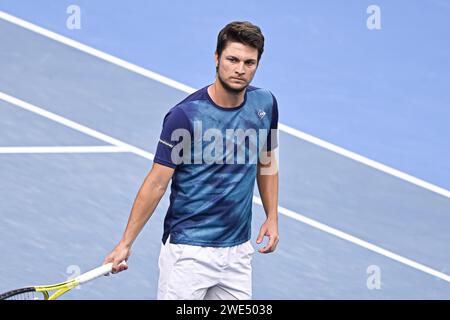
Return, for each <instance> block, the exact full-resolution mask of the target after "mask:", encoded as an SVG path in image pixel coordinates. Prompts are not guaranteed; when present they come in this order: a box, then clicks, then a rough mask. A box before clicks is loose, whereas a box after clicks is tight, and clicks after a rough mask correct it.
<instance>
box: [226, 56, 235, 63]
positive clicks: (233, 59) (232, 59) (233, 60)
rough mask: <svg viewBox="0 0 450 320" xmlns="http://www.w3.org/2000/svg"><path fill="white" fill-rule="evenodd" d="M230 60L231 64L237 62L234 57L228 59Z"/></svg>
mask: <svg viewBox="0 0 450 320" xmlns="http://www.w3.org/2000/svg"><path fill="white" fill-rule="evenodd" d="M227 59H228V61H231V62H236V58H233V57H229V58H227Z"/></svg>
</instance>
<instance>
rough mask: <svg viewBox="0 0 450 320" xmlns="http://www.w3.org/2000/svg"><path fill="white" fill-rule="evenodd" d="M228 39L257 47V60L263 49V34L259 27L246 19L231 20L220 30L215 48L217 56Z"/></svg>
mask: <svg viewBox="0 0 450 320" xmlns="http://www.w3.org/2000/svg"><path fill="white" fill-rule="evenodd" d="M228 41H232V42H240V43H242V44H245V45H248V46H250V47H253V48H255V49H258V61H259V59H260V58H261V56H262V54H263V51H264V36H263V34H262V33H261V29H260V28H259V27H258V26H255V25H254V24H252V23H251V22H248V21H233V22H230V23H229V24H227V25H226V26H225V27H224V28H223V29H222V30H220V32H219V35H218V37H217V48H216V52H217V54H218V55H219V57H220V55H221V54H222V51H223V49H225V47H226V45H227V42H228Z"/></svg>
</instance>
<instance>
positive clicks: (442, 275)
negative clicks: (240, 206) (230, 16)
mask: <svg viewBox="0 0 450 320" xmlns="http://www.w3.org/2000/svg"><path fill="white" fill-rule="evenodd" d="M0 99H2V100H4V101H6V102H9V103H11V104H13V105H15V106H17V107H20V108H23V109H25V110H28V111H31V112H33V113H36V114H39V115H41V116H43V117H46V118H48V119H50V120H53V121H56V122H58V123H60V124H62V125H65V126H68V127H70V128H73V129H75V130H78V131H80V132H83V133H85V134H87V135H90V136H92V137H94V138H98V139H100V140H102V141H106V142H108V143H111V144H113V145H116V146H118V147H120V148H122V149H124V150H128V151H129V152H132V153H134V154H136V155H139V156H141V157H144V158H146V159H150V160H153V158H154V155H153V154H152V153H150V152H147V151H144V150H141V149H139V148H137V147H134V146H132V145H129V144H126V143H125V142H122V141H120V140H117V139H114V138H112V137H110V136H107V135H105V134H103V133H100V132H98V131H95V130H92V129H90V128H88V127H85V126H83V125H81V124H78V123H76V122H74V121H71V120H68V119H66V118H64V117H61V116H58V115H56V114H54V113H51V112H48V111H46V110H43V109H41V108H39V107H36V106H34V105H32V104H29V103H27V102H25V101H22V100H19V99H17V98H14V97H11V96H9V95H7V94H5V93H3V92H0ZM253 202H254V203H255V204H258V205H260V206H262V200H261V198H259V197H256V196H253ZM278 211H279V212H280V213H281V214H283V215H285V216H287V217H290V218H292V219H295V220H297V221H300V222H303V223H305V224H308V225H310V226H312V227H314V228H316V229H319V230H321V231H323V232H326V233H328V234H331V235H334V236H336V237H339V238H341V239H343V240H346V241H349V242H351V243H353V244H356V245H358V246H360V247H363V248H366V249H368V250H371V251H374V252H376V253H378V254H380V255H383V256H385V257H387V258H390V259H392V260H395V261H398V262H400V263H403V264H405V265H407V266H409V267H412V268H414V269H417V270H419V271H422V272H425V273H427V274H430V275H432V276H434V277H437V278H440V279H442V280H445V281H447V282H450V276H449V275H447V274H445V273H442V272H439V271H437V270H434V269H432V268H430V267H427V266H425V265H423V264H420V263H418V262H415V261H413V260H410V259H407V258H405V257H402V256H400V255H398V254H396V253H393V252H391V251H388V250H385V249H383V248H381V247H378V246H376V245H374V244H371V243H369V242H366V241H364V240H361V239H359V238H356V237H354V236H352V235H350V234H347V233H344V232H342V231H339V230H337V229H334V228H332V227H329V226H327V225H325V224H322V223H320V222H318V221H315V220H313V219H310V218H307V217H305V216H302V215H301V214H299V213H296V212H294V211H291V210H288V209H286V208H283V207H281V206H279V207H278Z"/></svg>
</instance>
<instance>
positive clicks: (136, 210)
mask: <svg viewBox="0 0 450 320" xmlns="http://www.w3.org/2000/svg"><path fill="white" fill-rule="evenodd" d="M173 172H174V169H171V168H169V167H166V166H163V165H160V164H157V163H154V164H153V167H152V169H151V170H150V172H149V174H148V175H147V177H146V178H145V180H144V182H143V183H142V186H141V188H140V189H139V192H138V194H137V196H136V199H135V200H134V203H133V207H132V209H131V213H130V216H129V218H128V224H127V227H126V229H125V232H124V233H123V236H122V239H121V240H120V242H119V244H118V245H117V246H116V247H115V248H114V250H113V251H112V252H111V253H110V254H109V255H108V256H107V257H106V258H105V260H104V262H103V263H104V264H106V263H109V262H112V263H113V273H116V272H120V271H123V270H126V269H127V266H126V265H120V266H119V264H120V263H121V262H122V261H124V260H125V261H126V260H127V259H128V257H129V256H130V254H131V246H132V245H133V243H134V241H135V240H136V238H137V236H138V235H139V233H140V232H141V230H142V229H143V228H144V226H145V224H146V223H147V221H148V220H149V219H150V217H151V216H152V214H153V212H154V211H155V209H156V207H157V205H158V203H159V201H160V200H161V198H162V197H163V195H164V193H165V192H166V189H167V186H168V184H169V181H170V179H171V178H172V175H173Z"/></svg>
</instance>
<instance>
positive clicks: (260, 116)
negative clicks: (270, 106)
mask: <svg viewBox="0 0 450 320" xmlns="http://www.w3.org/2000/svg"><path fill="white" fill-rule="evenodd" d="M257 114H258V117H259V118H260V119H261V120H262V119H263V118H264V117H265V115H266V112H265V111H264V110H261V109H260V110H258V112H257Z"/></svg>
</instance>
